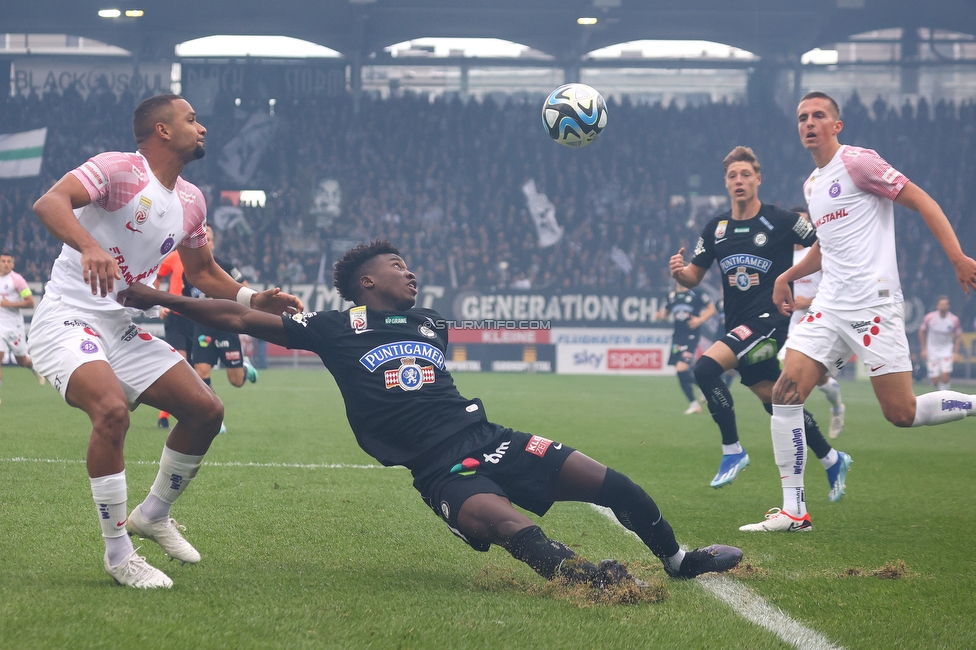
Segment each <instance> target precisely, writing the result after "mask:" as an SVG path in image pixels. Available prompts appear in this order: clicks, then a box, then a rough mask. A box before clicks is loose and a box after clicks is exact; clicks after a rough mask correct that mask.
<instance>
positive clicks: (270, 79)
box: [180, 58, 346, 116]
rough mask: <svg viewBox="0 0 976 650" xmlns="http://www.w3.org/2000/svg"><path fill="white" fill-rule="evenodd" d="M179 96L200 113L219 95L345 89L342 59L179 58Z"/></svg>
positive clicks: (288, 96)
mask: <svg viewBox="0 0 976 650" xmlns="http://www.w3.org/2000/svg"><path fill="white" fill-rule="evenodd" d="M180 69H181V71H182V75H183V76H182V87H183V96H184V97H186V99H187V101H189V102H190V103H191V104H193V107H194V108H195V109H196V110H197V113H198V114H200V115H201V116H207V115H212V114H213V109H214V103H215V102H216V99H217V97H218V96H220V95H225V96H227V97H231V98H244V99H249V98H258V99H261V100H264V101H265V102H267V100H269V99H276V100H278V101H281V100H292V99H301V98H311V97H334V96H337V95H342V94H343V93H345V92H346V64H345V62H344V61H343V60H342V59H338V58H337V59H316V60H315V61H308V60H304V59H303V60H300V61H299V60H295V59H247V60H245V59H183V60H182V61H181V63H180Z"/></svg>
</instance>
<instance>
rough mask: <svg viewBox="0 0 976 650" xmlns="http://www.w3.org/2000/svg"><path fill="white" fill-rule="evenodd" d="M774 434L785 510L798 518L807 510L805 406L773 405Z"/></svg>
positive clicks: (772, 423) (772, 424) (772, 422)
mask: <svg viewBox="0 0 976 650" xmlns="http://www.w3.org/2000/svg"><path fill="white" fill-rule="evenodd" d="M769 429H770V432H771V433H772V436H773V457H774V458H775V459H776V465H777V467H779V477H780V480H781V481H782V484H783V510H784V511H785V512H787V513H789V514H791V515H793V516H794V517H802V516H803V515H805V514H806V513H807V506H806V500H805V498H804V494H803V470H804V467H805V466H806V460H807V443H806V432H805V429H804V426H803V405H802V404H794V405H789V406H786V405H782V404H773V417H771V418H770V420H769Z"/></svg>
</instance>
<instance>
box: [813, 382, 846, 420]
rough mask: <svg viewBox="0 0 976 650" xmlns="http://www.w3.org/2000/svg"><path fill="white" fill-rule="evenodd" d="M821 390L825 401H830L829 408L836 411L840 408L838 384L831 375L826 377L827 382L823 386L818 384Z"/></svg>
mask: <svg viewBox="0 0 976 650" xmlns="http://www.w3.org/2000/svg"><path fill="white" fill-rule="evenodd" d="M818 388H820V390H821V391H823V394H824V396H826V398H827V401H828V402H830V410H831V411H832V412H833V413H836V412H837V411H838V409H840V405H841V401H840V384H838V383H837V380H836V379H834V378H833V377H827V383H826V384H824V385H823V386H819V387H818Z"/></svg>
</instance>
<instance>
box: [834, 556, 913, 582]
mask: <svg viewBox="0 0 976 650" xmlns="http://www.w3.org/2000/svg"><path fill="white" fill-rule="evenodd" d="M841 575H842V576H845V577H848V578H878V579H880V580H901V579H903V578H913V577H915V572H914V571H912V570H911V569H910V568H908V565H907V564H905V561H904V560H895V561H894V562H888V563H887V564H885V565H884V566H882V567H879V568H877V569H873V570H872V569H862V568H861V567H851V568H849V569H845V570H844V572H843V573H842V574H841Z"/></svg>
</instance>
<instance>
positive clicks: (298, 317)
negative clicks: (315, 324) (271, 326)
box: [291, 311, 318, 327]
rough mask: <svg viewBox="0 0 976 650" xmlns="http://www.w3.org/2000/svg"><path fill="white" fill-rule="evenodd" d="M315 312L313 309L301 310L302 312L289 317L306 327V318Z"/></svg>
mask: <svg viewBox="0 0 976 650" xmlns="http://www.w3.org/2000/svg"><path fill="white" fill-rule="evenodd" d="M317 313H318V312H317V311H313V312H307V311H302V312H298V313H297V314H294V315H293V316H292V317H291V319H292V320H293V321H295V322H296V323H298V324H299V325H301V326H302V327H308V319H310V318H311V317H312V316H314V315H315V314H317Z"/></svg>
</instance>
